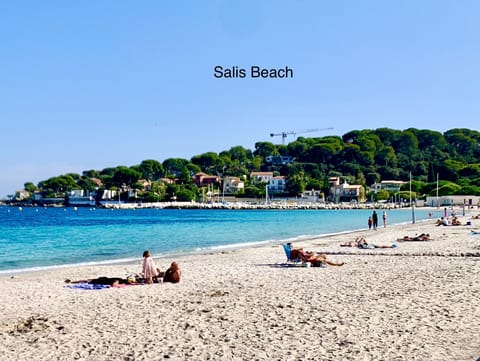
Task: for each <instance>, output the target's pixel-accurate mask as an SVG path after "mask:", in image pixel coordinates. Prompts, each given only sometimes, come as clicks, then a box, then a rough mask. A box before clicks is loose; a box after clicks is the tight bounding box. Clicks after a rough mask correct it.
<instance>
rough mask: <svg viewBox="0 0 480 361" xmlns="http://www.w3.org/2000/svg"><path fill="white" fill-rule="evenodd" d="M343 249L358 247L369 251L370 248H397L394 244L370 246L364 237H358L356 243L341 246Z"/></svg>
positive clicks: (351, 242)
mask: <svg viewBox="0 0 480 361" xmlns="http://www.w3.org/2000/svg"><path fill="white" fill-rule="evenodd" d="M340 246H341V247H357V248H361V249H368V248H397V245H396V244H392V245H389V246H382V245H378V244H370V243H368V242H367V240H366V239H365V238H363V237H357V238H355V240H354V241H350V242H347V243H343V244H341V245H340Z"/></svg>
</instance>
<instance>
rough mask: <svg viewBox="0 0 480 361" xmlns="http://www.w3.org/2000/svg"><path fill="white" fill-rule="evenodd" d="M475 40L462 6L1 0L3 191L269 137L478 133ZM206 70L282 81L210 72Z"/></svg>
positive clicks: (476, 18)
mask: <svg viewBox="0 0 480 361" xmlns="http://www.w3.org/2000/svg"><path fill="white" fill-rule="evenodd" d="M479 38H480V2H478V1H473V0H472V1H442V0H436V1H433V0H430V1H429V0H427V1H423V0H406V1H370V0H363V1H354V0H351V1H314V0H311V1H305V0H304V1H302V0H298V1H278V0H275V1H274V0H272V1H261V0H260V1H253V0H247V1H245V0H244V1H220V0H217V1H136V2H132V1H119V0H101V1H50V0H45V1H22V0H20V1H3V2H1V3H0V44H1V46H0V118H1V124H0V127H1V128H0V129H1V130H0V134H1V140H0V144H1V149H2V151H1V153H0V198H3V197H4V196H5V195H6V194H10V193H13V192H14V191H15V190H17V189H21V188H23V184H24V182H26V181H32V182H34V183H38V182H39V181H41V180H44V179H47V178H49V177H51V176H56V175H60V174H64V173H67V172H76V173H81V171H82V170H86V169H103V168H106V167H112V166H117V165H127V166H131V165H135V164H138V163H140V162H141V161H142V160H144V159H157V160H159V161H163V160H165V159H167V158H171V157H181V158H187V159H190V158H191V157H192V156H194V155H197V154H201V153H205V152H208V151H214V152H220V151H222V150H227V149H229V148H230V147H232V146H236V145H241V146H244V147H245V148H248V149H252V150H253V149H254V145H255V143H256V142H258V141H274V142H278V143H280V142H281V138H280V137H277V138H271V137H270V136H269V134H270V133H271V132H281V131H291V130H293V131H296V130H304V129H310V128H328V127H333V128H334V129H333V130H328V131H321V132H318V133H311V134H310V136H326V135H343V134H344V133H346V132H347V131H350V130H353V129H375V128H379V127H390V128H394V129H405V128H409V127H416V128H420V129H433V130H438V131H441V132H443V131H445V130H448V129H451V128H456V127H464V128H470V129H476V130H478V129H479V125H478V124H479V118H480V70H479V69H480V67H479V64H480V41H479ZM216 65H221V66H224V67H231V66H239V67H241V68H246V69H247V70H249V68H250V66H252V65H258V66H262V67H268V68H282V67H285V66H289V67H290V68H292V69H293V71H294V77H293V78H289V79H251V78H249V77H247V78H243V79H241V78H236V79H217V78H215V77H214V76H213V73H214V72H213V68H214V67H215V66H216ZM305 135H308V134H305ZM293 139H294V138H292V137H289V138H288V140H293Z"/></svg>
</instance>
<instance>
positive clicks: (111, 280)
mask: <svg viewBox="0 0 480 361" xmlns="http://www.w3.org/2000/svg"><path fill="white" fill-rule="evenodd" d="M65 283H90V284H92V285H106V286H113V287H115V286H118V285H133V284H136V283H137V280H136V279H135V277H128V278H119V277H97V278H89V279H84V280H77V281H71V280H69V279H66V280H65Z"/></svg>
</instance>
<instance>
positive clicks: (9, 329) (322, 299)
mask: <svg viewBox="0 0 480 361" xmlns="http://www.w3.org/2000/svg"><path fill="white" fill-rule="evenodd" d="M460 219H461V220H462V223H465V220H466V219H467V217H465V218H463V217H460ZM468 219H469V218H468ZM479 226H480V220H477V219H475V220H472V226H463V225H462V226H449V227H443V226H442V227H437V226H435V225H434V220H431V222H419V223H415V224H402V225H395V226H393V225H389V226H388V227H387V228H383V227H382V228H379V229H378V231H373V230H372V231H368V230H361V231H354V232H350V233H348V234H335V235H328V236H322V237H315V238H311V239H308V240H302V241H298V242H295V245H296V246H300V247H303V248H304V249H306V250H312V251H318V252H324V253H327V252H329V251H338V250H340V244H341V243H343V242H345V241H349V240H353V239H354V238H355V237H356V236H364V237H366V238H367V240H368V241H369V242H370V243H375V244H380V245H387V244H391V243H393V242H395V241H396V240H397V238H400V237H403V236H404V235H411V236H413V235H415V234H420V233H429V234H430V235H431V236H432V238H433V240H432V241H426V242H403V243H401V244H399V247H398V248H395V249H375V250H360V249H349V250H347V251H349V252H345V254H329V255H328V258H330V259H332V260H334V261H337V262H338V261H342V262H346V264H345V265H344V266H341V267H334V266H328V267H326V268H323V267H320V268H316V267H310V268H306V267H295V266H292V265H288V264H286V262H285V254H284V252H283V249H282V247H281V246H280V244H268V245H263V246H259V247H247V248H242V249H236V250H229V251H227V252H215V253H203V254H197V255H182V256H179V257H175V258H170V257H169V258H167V259H163V258H157V257H154V259H155V262H156V263H157V266H158V267H159V268H160V269H162V270H163V269H165V268H166V267H167V266H168V265H169V264H170V262H171V261H176V262H178V263H179V265H180V268H181V269H182V280H181V282H180V283H178V284H154V285H142V286H131V287H126V288H110V289H104V290H89V291H86V290H76V289H69V288H65V287H64V285H65V283H64V279H66V278H69V279H72V280H76V279H85V278H92V277H99V276H108V277H122V276H124V275H125V274H126V273H132V272H139V271H140V269H141V266H140V263H139V262H138V263H137V262H136V263H131V264H128V265H102V266H99V265H97V266H82V267H66V268H62V269H56V270H49V271H43V272H29V273H21V274H18V275H15V276H14V277H7V276H0V287H1V288H2V293H1V294H0V302H2V305H4V312H2V313H0V340H1V341H0V355H2V356H0V360H10V359H15V360H20V361H27V360H28V361H32V360H64V359H79V360H91V359H94V360H100V361H102V360H112V359H124V360H132V361H133V360H137V359H164V358H169V359H172V360H185V359H197V360H206V359H218V360H232V359H238V360H251V359H257V360H271V359H279V360H280V359H281V360H297V359H302V360H303V359H305V360H308V359H310V360H357V359H367V360H385V359H388V360H406V359H407V360H418V361H420V360H426V359H428V360H432V361H437V360H438V361H440V360H442V361H443V360H459V361H463V360H465V361H467V360H475V359H477V358H478V357H479V356H480V351H479V350H480V337H479V335H480V306H479V305H478V303H476V302H474V300H476V297H477V295H478V293H479V292H480V263H479V262H480V257H465V256H458V257H457V256H455V257H452V256H448V254H449V253H458V254H459V255H460V254H461V253H464V254H465V253H467V252H477V251H478V250H480V236H473V235H471V234H470V231H471V230H472V229H477V228H478V227H479ZM341 250H342V251H345V250H344V249H341ZM365 251H366V252H365ZM435 252H437V253H439V254H441V253H444V254H447V256H442V257H439V256H435V255H434V253H435ZM424 253H432V256H428V257H425V256H422V254H424Z"/></svg>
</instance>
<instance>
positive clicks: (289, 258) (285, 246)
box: [282, 243, 302, 263]
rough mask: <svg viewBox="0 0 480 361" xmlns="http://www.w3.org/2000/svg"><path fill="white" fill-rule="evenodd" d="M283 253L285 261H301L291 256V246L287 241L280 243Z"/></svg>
mask: <svg viewBox="0 0 480 361" xmlns="http://www.w3.org/2000/svg"><path fill="white" fill-rule="evenodd" d="M282 246H283V250H284V251H285V255H286V256H287V262H292V263H301V262H302V261H301V260H300V259H299V258H295V259H294V258H292V248H291V247H290V245H289V244H288V243H285V244H282Z"/></svg>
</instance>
